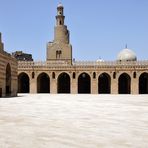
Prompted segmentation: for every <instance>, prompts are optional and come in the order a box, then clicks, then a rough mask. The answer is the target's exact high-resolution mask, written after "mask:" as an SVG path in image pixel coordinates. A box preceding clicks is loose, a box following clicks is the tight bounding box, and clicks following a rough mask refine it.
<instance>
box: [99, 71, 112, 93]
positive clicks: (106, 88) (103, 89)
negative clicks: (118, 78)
mask: <svg viewBox="0 0 148 148" xmlns="http://www.w3.org/2000/svg"><path fill="white" fill-rule="evenodd" d="M110 91H111V78H110V76H109V75H108V74H107V73H102V74H101V75H100V76H99V78H98V93H99V94H110Z"/></svg>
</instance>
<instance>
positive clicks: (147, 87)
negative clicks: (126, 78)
mask: <svg viewBox="0 0 148 148" xmlns="http://www.w3.org/2000/svg"><path fill="white" fill-rule="evenodd" d="M139 94H148V73H143V74H141V75H140V77H139Z"/></svg>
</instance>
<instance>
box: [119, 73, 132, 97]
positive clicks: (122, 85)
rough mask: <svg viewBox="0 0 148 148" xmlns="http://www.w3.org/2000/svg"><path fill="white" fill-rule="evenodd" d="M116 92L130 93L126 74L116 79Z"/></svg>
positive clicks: (129, 80) (129, 79) (128, 77)
mask: <svg viewBox="0 0 148 148" xmlns="http://www.w3.org/2000/svg"><path fill="white" fill-rule="evenodd" d="M118 91H119V94H130V93H131V78H130V76H129V75H128V74H126V73H123V74H121V75H120V77H119V79H118Z"/></svg>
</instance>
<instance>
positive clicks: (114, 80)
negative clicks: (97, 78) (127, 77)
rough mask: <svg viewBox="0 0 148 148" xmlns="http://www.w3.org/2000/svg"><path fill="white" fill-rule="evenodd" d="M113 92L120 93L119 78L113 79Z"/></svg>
mask: <svg viewBox="0 0 148 148" xmlns="http://www.w3.org/2000/svg"><path fill="white" fill-rule="evenodd" d="M111 94H118V78H116V79H113V78H112V79H111Z"/></svg>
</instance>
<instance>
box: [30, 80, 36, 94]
mask: <svg viewBox="0 0 148 148" xmlns="http://www.w3.org/2000/svg"><path fill="white" fill-rule="evenodd" d="M29 85H30V93H37V79H36V78H33V79H30V84H29Z"/></svg>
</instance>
